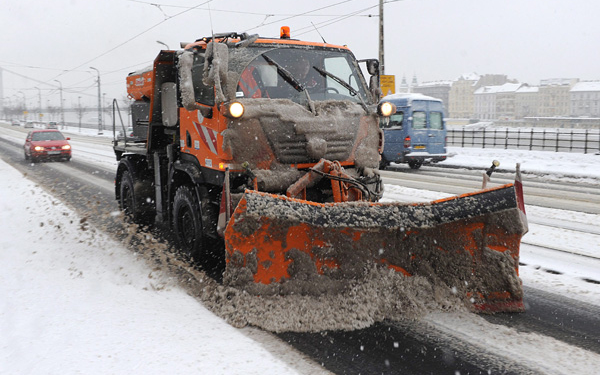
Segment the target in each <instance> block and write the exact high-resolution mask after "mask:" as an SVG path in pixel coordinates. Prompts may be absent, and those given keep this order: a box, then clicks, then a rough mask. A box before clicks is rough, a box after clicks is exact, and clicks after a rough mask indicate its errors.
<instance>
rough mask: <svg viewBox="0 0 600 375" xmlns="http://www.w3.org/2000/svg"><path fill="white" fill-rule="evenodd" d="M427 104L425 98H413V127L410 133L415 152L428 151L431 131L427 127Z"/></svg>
mask: <svg viewBox="0 0 600 375" xmlns="http://www.w3.org/2000/svg"><path fill="white" fill-rule="evenodd" d="M427 105H428V102H427V101H424V100H413V102H412V114H411V118H412V121H411V127H410V129H409V130H408V135H409V136H410V139H411V145H412V150H413V152H427V151H428V150H427V145H428V144H429V131H428V129H427V110H428V108H427Z"/></svg>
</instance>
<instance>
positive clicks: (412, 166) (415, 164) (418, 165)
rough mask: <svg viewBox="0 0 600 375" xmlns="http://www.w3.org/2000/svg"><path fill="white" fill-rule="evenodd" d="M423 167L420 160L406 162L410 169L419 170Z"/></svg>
mask: <svg viewBox="0 0 600 375" xmlns="http://www.w3.org/2000/svg"><path fill="white" fill-rule="evenodd" d="M422 165H423V162H422V161H420V160H411V161H409V162H408V166H409V167H410V169H419V168H421V166H422Z"/></svg>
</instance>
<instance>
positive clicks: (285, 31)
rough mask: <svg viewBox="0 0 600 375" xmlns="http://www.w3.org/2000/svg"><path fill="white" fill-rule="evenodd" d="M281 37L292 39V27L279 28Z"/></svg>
mask: <svg viewBox="0 0 600 375" xmlns="http://www.w3.org/2000/svg"><path fill="white" fill-rule="evenodd" d="M279 37H280V38H281V39H290V27H289V26H281V29H280V30H279Z"/></svg>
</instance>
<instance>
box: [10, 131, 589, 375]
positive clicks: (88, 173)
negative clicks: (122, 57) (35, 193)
mask: <svg viewBox="0 0 600 375" xmlns="http://www.w3.org/2000/svg"><path fill="white" fill-rule="evenodd" d="M1 131H2V132H1V133H0V136H1V137H2V139H3V141H2V142H0V154H1V155H2V157H3V159H4V160H7V161H9V162H10V163H11V164H13V165H15V167H17V168H18V169H19V170H21V171H25V172H26V173H28V174H30V175H31V177H32V178H37V177H38V176H34V175H33V174H34V173H35V174H37V173H38V172H40V170H41V169H42V168H38V169H37V170H33V169H32V168H31V165H28V164H25V163H24V162H22V160H21V158H22V155H21V154H22V151H20V150H19V149H18V147H15V145H17V146H18V145H19V143H20V142H21V140H22V138H24V133H22V131H21V129H10V128H9V129H7V128H6V127H4V128H1ZM69 136H71V137H72V144H73V147H74V154H73V160H72V162H71V163H44V164H43V165H38V167H39V166H41V167H43V169H44V170H47V171H48V172H47V173H44V174H45V175H46V176H47V177H45V181H46V183H51V182H52V181H55V183H56V185H54V188H52V187H50V191H51V192H52V191H53V192H54V194H56V195H58V196H61V197H62V199H63V200H66V201H67V202H70V203H71V204H72V205H73V206H75V207H76V208H77V209H78V210H85V209H90V205H93V206H94V207H93V210H95V211H102V210H103V209H105V210H108V212H110V211H111V210H113V209H114V207H115V202H114V199H113V197H112V195H113V194H114V193H113V190H112V189H113V184H112V178H113V173H114V172H113V171H114V167H115V166H116V162H115V161H114V156H113V154H112V150H111V149H110V139H103V140H102V141H100V142H99V140H98V138H96V137H92V138H91V139H90V138H88V137H80V136H78V135H77V134H73V135H69ZM490 151H491V150H490ZM492 157H494V156H490V157H488V158H486V162H485V163H486V164H487V160H491V158H492ZM401 169H402V168H401ZM479 173H480V172H479ZM477 174H478V173H477V172H473V173H471V172H468V171H466V172H465V171H464V170H461V171H459V172H458V173H457V172H453V171H450V170H442V169H439V168H427V167H424V168H423V170H421V171H419V172H416V173H413V172H410V171H409V172H406V171H400V172H387V171H386V172H384V175H385V176H386V178H388V179H389V180H388V181H387V182H388V185H387V186H386V189H387V190H386V195H385V199H386V200H413V201H414V200H432V199H437V198H441V197H443V196H445V194H448V193H450V194H456V193H464V192H466V191H471V190H474V189H476V188H478V187H479V186H480V178H479V177H478V176H477ZM61 176H63V177H61ZM509 178H510V177H509V175H508V174H507V175H503V174H497V175H496V174H495V175H494V178H493V180H494V181H498V182H499V183H504V182H508V179H509ZM529 178H531V185H528V184H527V180H528V179H529ZM571 178H572V177H568V178H565V179H561V178H560V176H558V177H557V175H556V173H554V174H553V175H552V178H550V179H548V180H544V179H543V178H542V177H540V175H531V176H529V175H526V178H525V180H526V182H525V186H526V202H527V203H528V206H527V210H528V214H529V217H530V224H531V225H530V233H529V234H527V235H526V236H525V237H524V239H523V242H524V244H523V246H522V257H521V263H522V264H521V277H522V279H523V283H524V285H525V287H526V303H527V301H528V299H530V300H531V304H530V305H529V306H528V312H527V313H525V314H519V315H509V314H505V315H497V316H494V317H493V318H488V319H486V317H481V316H477V315H469V316H466V317H465V316H453V315H450V314H440V315H433V316H430V317H428V318H426V319H425V320H423V321H421V322H419V323H415V324H411V325H409V326H406V325H405V324H379V325H376V326H374V327H371V328H369V329H365V330H359V331H355V332H350V333H344V332H325V333H323V334H316V335H315V334H293V333H288V334H281V335H279V336H280V337H281V338H283V339H284V340H286V341H288V342H290V344H292V345H293V346H295V347H296V348H298V349H299V350H301V351H303V352H304V353H306V354H308V355H310V356H311V357H313V358H314V359H315V360H316V361H317V362H318V363H323V365H324V366H325V368H327V369H329V370H331V371H333V372H337V373H356V372H358V371H361V369H362V371H363V372H364V371H367V370H368V371H367V372H370V370H381V372H393V371H400V370H401V369H405V370H406V371H410V372H411V373H429V372H432V371H433V372H436V370H440V369H450V368H451V369H455V370H457V371H462V372H461V373H467V372H469V373H471V372H473V371H475V370H476V369H480V370H481V369H493V370H494V371H492V373H495V372H496V371H497V372H508V373H526V372H529V373H588V371H590V372H589V373H593V371H595V369H597V366H598V365H600V322H599V320H598V315H599V314H597V313H596V314H594V312H598V311H600V307H599V306H600V290H599V289H600V286H599V281H600V271H599V270H600V263H599V261H598V257H599V256H600V235H599V234H598V230H597V224H596V223H597V222H598V219H599V218H600V216H599V215H598V212H596V211H594V210H595V209H596V208H595V207H597V206H598V205H599V203H598V199H599V196H600V194H598V191H599V189H600V187H599V186H600V185H597V181H596V180H595V179H593V178H592V179H585V178H582V179H581V180H580V181H579V183H573V182H572V181H571V180H570V179H571ZM67 179H68V180H69V181H70V183H72V184H73V185H71V186H69V187H70V189H73V188H74V187H76V188H75V190H77V191H78V193H79V198H78V199H75V200H73V195H77V194H74V192H72V191H71V192H69V194H67V192H65V191H64V189H61V186H64V185H61V180H67ZM505 179H506V181H504V180H505ZM595 184H596V185H595ZM528 186H531V187H532V188H533V186H535V189H536V190H535V194H532V195H539V196H540V197H544V196H545V197H546V200H540V201H536V203H538V204H539V206H538V205H532V203H531V202H532V200H530V199H529V197H530V196H529V195H527V194H528V190H527V189H529V188H528ZM423 188H425V189H426V190H425V191H424V190H422V189H423ZM465 189H466V190H465ZM460 190H463V191H460ZM530 191H531V192H534V190H533V189H531V190H530ZM575 196H576V199H575V200H574V201H573V200H571V199H565V197H575ZM91 197H93V199H91ZM91 201H93V202H91ZM106 205H108V206H106ZM544 205H546V206H549V207H544ZM108 207H110V208H108ZM557 207H559V208H560V207H562V208H565V207H568V208H570V209H569V210H564V209H559V208H557ZM577 208H579V209H580V210H581V211H583V212H579V211H578V209H577ZM557 250H559V251H557ZM563 296H568V297H569V298H570V299H568V300H566V299H564V298H565V297H563ZM533 317H535V319H533ZM515 322H517V323H515ZM564 322H576V323H577V324H575V323H573V324H570V325H569V324H564ZM581 327H587V328H585V329H583V330H582V328H581ZM586 329H587V330H586ZM488 336H493V337H494V340H491V341H490V339H489V337H488ZM431 337H433V338H431ZM557 351H558V352H561V353H565V355H564V356H561V357H560V358H559V359H556V358H554V357H557V356H555V355H552V353H556V352H557ZM546 352H547V353H546ZM569 358H572V359H573V360H569ZM575 360H576V361H577V363H573V362H572V361H575ZM392 369H394V370H393V371H392ZM569 369H570V370H569ZM573 369H575V371H573ZM577 370H580V371H577Z"/></svg>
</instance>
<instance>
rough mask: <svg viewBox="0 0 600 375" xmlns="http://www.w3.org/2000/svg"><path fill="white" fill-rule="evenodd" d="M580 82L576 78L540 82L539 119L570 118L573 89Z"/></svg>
mask: <svg viewBox="0 0 600 375" xmlns="http://www.w3.org/2000/svg"><path fill="white" fill-rule="evenodd" d="M578 81H579V80H578V79H576V78H554V79H543V80H541V81H540V88H539V98H540V106H539V110H538V117H557V116H569V114H570V110H571V109H570V108H571V94H570V91H571V88H573V86H575V84H576V83H577V82H578Z"/></svg>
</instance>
